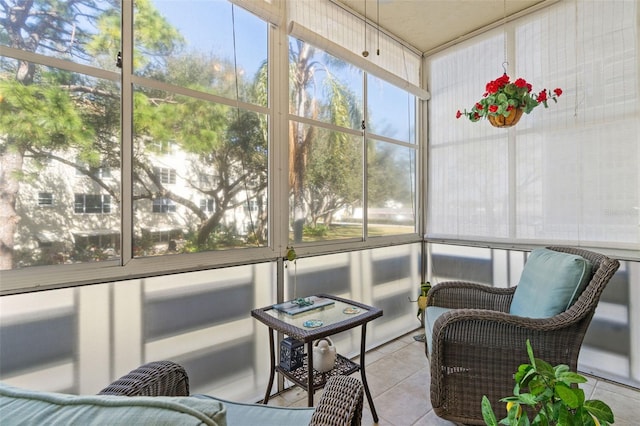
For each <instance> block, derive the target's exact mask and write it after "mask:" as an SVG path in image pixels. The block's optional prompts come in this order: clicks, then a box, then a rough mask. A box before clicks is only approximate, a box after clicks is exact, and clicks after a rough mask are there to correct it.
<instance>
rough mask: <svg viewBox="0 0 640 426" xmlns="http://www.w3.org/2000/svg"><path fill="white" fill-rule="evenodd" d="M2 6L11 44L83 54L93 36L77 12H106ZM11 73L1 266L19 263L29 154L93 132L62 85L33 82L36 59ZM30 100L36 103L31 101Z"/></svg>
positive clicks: (3, 122) (2, 165)
mask: <svg viewBox="0 0 640 426" xmlns="http://www.w3.org/2000/svg"><path fill="white" fill-rule="evenodd" d="M0 6H1V7H2V14H1V15H0V28H1V29H2V32H1V33H0V34H1V36H0V37H1V39H2V41H3V42H6V43H7V44H8V45H9V47H13V48H16V49H20V50H25V51H28V52H39V51H42V52H46V53H47V54H51V55H62V54H70V55H71V56H74V55H77V56H78V57H85V56H86V52H85V51H84V50H83V47H82V46H84V44H83V41H84V40H85V39H86V38H87V37H88V36H89V35H88V34H87V33H86V32H85V31H83V30H82V29H81V28H78V27H77V26H76V25H74V16H75V15H76V14H77V13H79V12H81V13H82V14H83V16H84V18H85V19H86V20H87V21H89V22H91V21H94V20H95V18H96V17H97V15H98V14H99V13H100V11H99V10H98V9H97V7H96V5H95V2H94V1H91V0H69V1H37V0H30V1H20V0H15V1H2V3H1V4H0ZM8 73H13V75H14V77H13V82H9V83H5V82H4V79H3V87H2V93H3V95H2V101H1V102H0V112H1V113H2V117H3V118H2V119H0V134H1V135H2V136H1V138H2V140H1V143H2V145H1V146H0V169H1V171H0V223H2V226H0V269H11V268H13V249H14V241H15V240H14V236H15V231H16V228H17V225H18V222H19V220H20V217H19V216H18V214H17V213H16V197H17V194H18V191H19V190H20V176H21V171H22V168H23V164H24V157H25V155H27V153H28V152H31V151H36V152H37V151H38V148H40V147H42V148H46V147H48V146H50V145H52V144H53V145H54V146H55V147H56V148H58V149H60V148H62V147H64V146H68V145H70V144H83V143H85V142H86V141H87V140H88V136H90V133H91V132H90V131H87V130H86V129H84V128H83V127H82V126H81V123H80V121H81V120H79V119H78V115H77V112H75V111H73V109H72V108H70V105H69V103H68V102H67V100H66V99H65V96H63V93H62V92H61V90H60V89H59V88H55V87H40V88H35V87H33V88H28V87H27V86H31V85H32V83H33V82H34V79H36V65H35V64H34V63H31V62H27V61H23V60H20V61H17V65H15V66H14V65H13V63H11V64H10V65H9V67H8V69H7V68H5V69H3V70H2V74H4V75H6V74H8ZM23 95H26V98H24V99H23V97H22V96H23ZM39 101H40V102H39ZM29 102H31V103H32V105H25V103H29ZM16 114H22V117H21V118H22V120H20V122H19V123H17V122H14V121H13V120H14V119H15V118H17V117H16ZM59 122H62V123H63V124H62V125H60V124H58V123H59ZM38 124H41V125H40V126H38ZM16 125H18V126H19V127H17V128H16V127H15V126H16Z"/></svg>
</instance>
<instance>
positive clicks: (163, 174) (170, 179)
mask: <svg viewBox="0 0 640 426" xmlns="http://www.w3.org/2000/svg"><path fill="white" fill-rule="evenodd" d="M155 173H156V175H157V176H158V179H160V182H161V183H165V184H170V185H173V184H175V183H176V170H175V169H170V168H168V167H156V168H155Z"/></svg>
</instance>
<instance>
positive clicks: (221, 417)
mask: <svg viewBox="0 0 640 426" xmlns="http://www.w3.org/2000/svg"><path fill="white" fill-rule="evenodd" d="M0 424H2V425H83V426H85V425H154V426H156V425H167V426H169V425H210V426H226V424H227V422H226V411H225V407H224V405H222V404H221V403H220V402H217V401H205V400H202V399H198V398H191V397H168V396H154V397H152V396H135V397H129V396H113V395H89V396H77V395H68V394H62V393H54V392H39V391H32V390H26V389H20V388H15V387H12V386H8V385H6V384H2V383H0Z"/></svg>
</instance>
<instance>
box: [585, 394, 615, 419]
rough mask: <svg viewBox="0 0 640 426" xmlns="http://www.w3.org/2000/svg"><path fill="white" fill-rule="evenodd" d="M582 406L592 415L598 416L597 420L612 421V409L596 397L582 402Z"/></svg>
mask: <svg viewBox="0 0 640 426" xmlns="http://www.w3.org/2000/svg"><path fill="white" fill-rule="evenodd" d="M584 408H585V409H586V410H587V411H588V412H589V413H591V414H593V415H594V416H596V417H597V418H598V420H604V421H605V422H607V423H613V422H614V419H613V411H611V408H610V407H609V406H608V405H607V404H605V403H604V402H602V401H600V400H597V399H590V400H588V401H585V402H584Z"/></svg>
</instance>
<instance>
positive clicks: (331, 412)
mask: <svg viewBox="0 0 640 426" xmlns="http://www.w3.org/2000/svg"><path fill="white" fill-rule="evenodd" d="M362 403H363V387H362V383H361V382H360V381H359V380H358V379H355V378H353V377H349V376H333V377H331V378H329V379H328V380H327V383H326V385H325V387H324V391H323V393H322V397H320V401H319V402H318V406H317V407H316V409H315V411H314V413H313V416H312V417H311V423H309V425H310V426H320V425H323V426H359V425H360V423H361V421H362Z"/></svg>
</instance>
